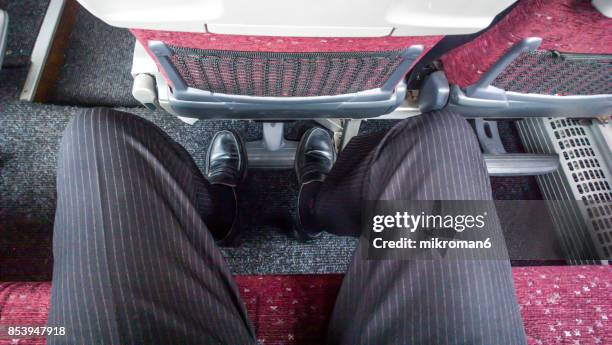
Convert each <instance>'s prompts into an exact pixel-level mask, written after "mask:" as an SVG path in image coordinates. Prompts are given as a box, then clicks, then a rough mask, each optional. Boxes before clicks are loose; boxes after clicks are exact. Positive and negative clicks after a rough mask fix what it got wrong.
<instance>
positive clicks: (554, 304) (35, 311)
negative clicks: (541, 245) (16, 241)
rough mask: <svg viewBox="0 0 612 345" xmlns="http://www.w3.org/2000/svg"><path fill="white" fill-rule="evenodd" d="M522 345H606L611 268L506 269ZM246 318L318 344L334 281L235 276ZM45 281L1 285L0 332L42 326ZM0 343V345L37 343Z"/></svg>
mask: <svg viewBox="0 0 612 345" xmlns="http://www.w3.org/2000/svg"><path fill="white" fill-rule="evenodd" d="M513 273H514V280H515V285H516V292H517V296H518V300H519V304H520V308H521V314H522V316H523V320H524V323H525V329H526V331H527V335H528V338H529V344H530V345H533V344H564V345H573V344H581V345H586V344H612V321H610V318H612V267H610V266H554V267H546V266H540V267H516V268H513ZM236 280H237V282H238V286H239V288H240V293H241V295H242V298H243V300H244V301H245V303H246V305H247V309H248V313H249V317H250V318H251V320H252V321H253V324H254V325H255V327H256V330H257V334H258V338H259V339H260V341H261V342H262V343H264V344H320V343H322V339H323V337H324V335H325V328H326V325H327V323H328V321H329V316H330V313H331V311H332V308H333V305H334V300H335V298H336V294H337V292H338V289H339V287H340V284H341V281H342V276H341V275H277V276H238V277H236ZM50 290H51V284H50V283H48V282H44V283H35V282H17V283H12V282H7V283H0V327H2V326H8V325H44V324H45V321H46V318H47V310H48V308H49V293H50ZM43 343H44V340H43V339H6V338H4V339H0V344H28V345H30V344H43Z"/></svg>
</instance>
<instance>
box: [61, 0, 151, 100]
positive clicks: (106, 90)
mask: <svg viewBox="0 0 612 345" xmlns="http://www.w3.org/2000/svg"><path fill="white" fill-rule="evenodd" d="M134 42H135V39H134V36H132V34H131V33H130V32H129V31H128V30H127V29H121V28H115V27H112V26H109V25H107V24H106V23H104V22H102V21H101V20H99V19H98V18H96V17H94V16H93V15H92V14H90V13H89V12H88V11H87V10H86V9H84V8H82V7H81V9H80V10H79V12H78V14H77V19H76V22H75V25H74V28H73V29H72V33H71V35H70V39H69V43H68V49H67V50H66V55H65V61H64V67H63V68H62V70H61V71H60V75H59V78H58V81H57V83H56V85H55V88H54V90H53V92H52V94H51V95H50V99H49V101H50V102H51V103H55V104H67V105H82V106H109V107H136V106H139V105H140V104H139V103H138V102H136V100H135V99H134V98H133V97H132V75H131V74H130V71H131V68H132V55H133V50H134Z"/></svg>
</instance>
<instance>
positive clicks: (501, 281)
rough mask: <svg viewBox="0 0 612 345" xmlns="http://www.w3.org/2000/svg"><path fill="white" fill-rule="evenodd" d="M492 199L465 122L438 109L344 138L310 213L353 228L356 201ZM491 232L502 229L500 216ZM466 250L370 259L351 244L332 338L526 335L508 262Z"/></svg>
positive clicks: (440, 339) (399, 340)
mask: <svg viewBox="0 0 612 345" xmlns="http://www.w3.org/2000/svg"><path fill="white" fill-rule="evenodd" d="M490 199H491V187H490V181H489V178H488V175H487V170H486V166H485V164H484V161H483V159H482V156H481V154H480V149H479V146H478V143H477V141H476V139H475V137H474V135H473V132H472V130H471V128H469V124H468V123H467V122H466V121H465V120H464V119H462V118H460V117H459V116H457V115H455V114H452V113H450V112H447V111H440V112H433V113H428V114H423V115H421V116H419V117H417V118H413V119H408V120H404V121H402V122H401V123H399V124H398V125H397V126H395V127H394V128H393V129H392V130H391V131H390V132H389V133H387V134H386V135H385V136H384V137H382V136H380V135H379V136H376V135H374V136H367V137H357V138H355V140H354V141H351V143H349V145H348V147H347V148H346V149H345V150H344V151H343V152H341V154H340V156H339V158H338V161H337V162H336V166H334V168H333V169H332V171H331V172H330V175H329V176H328V178H327V179H326V180H325V182H324V183H323V185H322V186H321V191H320V193H319V194H318V197H317V199H316V202H315V204H316V209H315V211H314V214H315V215H316V219H317V222H318V223H320V224H321V227H322V228H323V229H325V230H327V231H330V232H332V233H336V234H339V235H350V236H356V237H357V236H359V235H360V231H361V229H362V227H361V224H360V221H361V214H360V210H361V205H362V202H363V200H490ZM340 208H341V209H340ZM332 215H333V216H332ZM488 231H490V232H492V234H493V235H497V236H502V234H501V228H500V226H499V223H498V222H495V223H494V224H493V225H492V227H491V228H490V229H488ZM359 247H360V248H361V246H359ZM502 250H504V249H502ZM465 255H466V257H465V259H462V258H460V259H452V260H443V259H440V260H410V261H400V260H378V261H375V260H372V261H367V260H363V259H362V253H361V251H360V249H358V250H357V252H356V253H355V255H354V258H353V262H352V263H351V265H350V268H349V270H348V272H347V274H346V276H345V278H344V281H343V284H342V288H341V290H340V293H339V295H338V299H337V301H336V306H335V308H334V313H333V316H332V320H331V324H330V326H329V334H328V335H329V339H328V340H329V343H331V344H385V345H387V344H524V343H525V334H524V330H523V325H522V320H521V317H520V314H519V309H518V304H517V301H516V297H515V292H514V285H513V280H512V273H511V269H510V264H509V261H508V260H506V261H500V260H489V261H483V260H480V261H477V260H470V253H469V252H466V254H465ZM506 256H507V254H506Z"/></svg>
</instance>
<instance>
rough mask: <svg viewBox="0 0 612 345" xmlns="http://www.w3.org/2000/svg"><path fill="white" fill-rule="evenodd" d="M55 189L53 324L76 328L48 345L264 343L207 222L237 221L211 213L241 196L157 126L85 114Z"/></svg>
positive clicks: (63, 152) (76, 122) (72, 130)
mask: <svg viewBox="0 0 612 345" xmlns="http://www.w3.org/2000/svg"><path fill="white" fill-rule="evenodd" d="M57 195H58V205H57V211H56V219H55V228H54V238H53V253H54V261H55V262H54V271H53V288H52V293H51V310H50V314H49V325H51V326H65V328H66V336H54V337H49V339H48V342H49V344H249V343H254V342H255V340H254V339H255V338H254V337H255V336H254V331H253V329H252V327H251V325H250V323H249V321H248V319H247V314H246V310H245V307H244V305H243V303H242V301H241V300H240V297H239V294H238V290H237V288H236V285H235V283H234V281H233V278H232V276H231V274H230V272H229V271H228V268H227V267H226V265H225V262H224V260H223V257H222V254H221V253H220V251H219V250H218V248H217V246H216V245H215V241H214V239H213V236H212V235H211V233H210V232H209V227H207V224H208V223H209V222H208V221H207V220H209V221H210V223H216V226H224V224H227V223H228V222H227V221H223V220H221V221H217V222H213V220H214V219H213V218H214V216H215V212H217V213H216V217H219V216H220V214H219V213H218V212H219V209H221V210H223V209H224V208H225V209H226V210H227V209H229V210H230V213H232V211H231V210H232V207H233V203H232V202H233V201H232V200H231V199H232V198H233V192H232V191H231V189H226V188H225V189H224V186H213V185H210V184H209V183H208V182H207V181H206V180H204V178H203V177H202V175H201V174H200V172H199V171H198V169H197V167H196V166H195V164H194V162H193V160H191V158H190V157H189V155H188V154H187V152H186V151H184V149H183V148H182V147H180V146H179V145H178V144H176V143H175V142H173V141H172V140H171V139H170V138H169V137H168V136H167V135H166V134H165V133H163V132H162V131H161V130H160V129H159V128H157V127H156V126H154V125H153V124H151V123H148V122H147V121H145V120H144V119H141V118H138V117H137V116H134V115H130V114H125V113H120V112H116V111H112V110H108V109H95V110H90V111H86V112H84V113H81V114H79V115H77V116H76V117H75V118H74V119H73V120H72V122H71V123H70V124H69V126H68V128H67V129H66V132H65V133H64V138H63V140H62V143H61V148H60V155H59V164H58V176H57ZM228 200H229V201H228ZM224 205H225V206H224ZM227 205H229V206H227ZM229 223H231V221H230V222H229ZM209 225H210V224H209Z"/></svg>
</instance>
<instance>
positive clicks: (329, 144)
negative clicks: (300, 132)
mask: <svg viewBox="0 0 612 345" xmlns="http://www.w3.org/2000/svg"><path fill="white" fill-rule="evenodd" d="M335 162H336V146H334V142H333V140H332V138H331V136H330V135H329V133H328V132H327V131H326V130H324V129H322V128H319V127H314V128H311V129H309V130H308V131H307V132H306V133H305V134H304V136H303V137H302V140H301V141H300V144H299V145H298V148H297V151H296V154H295V172H296V174H297V178H298V182H299V183H300V185H303V184H305V183H309V182H313V181H319V182H323V181H324V180H325V177H326V176H327V174H328V173H329V171H330V170H331V168H332V167H333V166H334V163H335Z"/></svg>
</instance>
